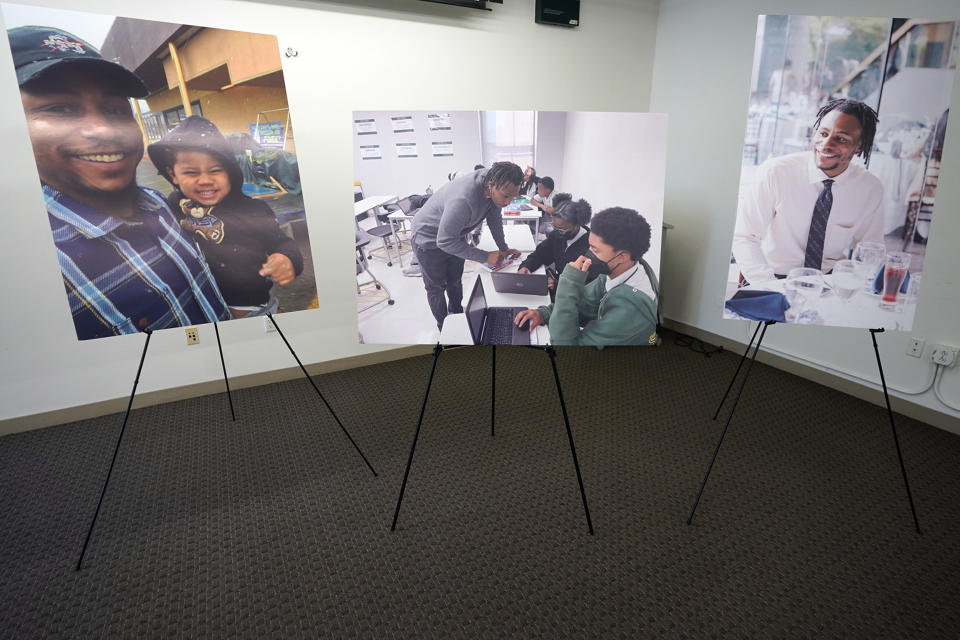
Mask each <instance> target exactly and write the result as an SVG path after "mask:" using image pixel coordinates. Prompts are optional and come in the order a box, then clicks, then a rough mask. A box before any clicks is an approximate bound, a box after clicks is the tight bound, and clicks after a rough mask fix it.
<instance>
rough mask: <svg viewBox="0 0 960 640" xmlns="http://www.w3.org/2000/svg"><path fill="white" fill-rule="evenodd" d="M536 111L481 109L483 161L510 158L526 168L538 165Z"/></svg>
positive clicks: (488, 161)
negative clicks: (535, 162)
mask: <svg viewBox="0 0 960 640" xmlns="http://www.w3.org/2000/svg"><path fill="white" fill-rule="evenodd" d="M536 122H537V114H536V112H535V111H481V112H480V138H481V141H482V144H483V164H484V165H486V166H488V167H489V166H490V165H491V164H493V163H494V162H502V161H508V162H513V163H515V164H518V165H520V168H521V169H523V168H526V166H527V165H530V166H536V165H535V164H534V152H533V151H534V143H535V140H536Z"/></svg>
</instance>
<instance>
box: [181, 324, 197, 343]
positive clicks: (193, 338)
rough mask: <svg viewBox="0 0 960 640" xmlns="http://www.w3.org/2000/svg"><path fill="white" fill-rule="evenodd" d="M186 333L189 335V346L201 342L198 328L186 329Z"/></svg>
mask: <svg viewBox="0 0 960 640" xmlns="http://www.w3.org/2000/svg"><path fill="white" fill-rule="evenodd" d="M184 331H185V332H186V334H187V344H197V343H199V342H200V332H199V331H197V328H196V327H186V328H184Z"/></svg>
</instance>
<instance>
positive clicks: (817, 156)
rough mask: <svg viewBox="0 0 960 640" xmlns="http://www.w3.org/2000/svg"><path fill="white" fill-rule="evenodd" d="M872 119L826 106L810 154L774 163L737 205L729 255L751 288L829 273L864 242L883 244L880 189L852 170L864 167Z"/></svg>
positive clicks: (847, 104)
mask: <svg viewBox="0 0 960 640" xmlns="http://www.w3.org/2000/svg"><path fill="white" fill-rule="evenodd" d="M877 121H878V118H877V112H876V111H874V110H873V109H872V108H871V107H870V106H868V105H866V104H864V103H863V102H860V101H859V100H852V99H847V98H843V99H838V100H831V101H830V102H828V103H827V104H825V105H824V106H823V107H822V108H821V109H820V111H819V112H817V118H816V121H815V122H814V125H813V140H812V145H811V149H810V150H809V151H801V152H798V153H792V154H789V155H785V156H780V157H776V158H771V159H769V160H767V161H766V162H764V163H763V164H762V165H761V166H760V167H759V168H758V171H757V175H756V180H755V182H754V183H753V185H752V186H750V187H745V193H743V194H742V196H741V198H740V204H739V210H738V212H737V223H736V229H735V231H734V239H733V255H734V258H735V259H736V262H737V265H738V266H739V267H740V273H741V274H742V275H743V277H744V278H745V279H746V280H747V281H749V282H750V283H753V284H756V283H758V282H762V281H764V280H773V279H775V278H782V277H784V276H786V275H787V273H788V272H789V271H790V270H791V269H793V268H796V267H812V268H814V269H820V270H821V271H822V272H823V273H829V272H830V271H831V269H833V265H834V263H836V262H837V261H838V260H843V259H844V258H846V257H848V255H849V252H850V251H852V250H853V248H854V247H856V245H857V243H859V242H862V241H870V242H883V187H882V185H881V183H880V180H879V179H877V177H876V176H874V175H873V174H871V173H869V172H867V171H866V170H865V169H864V168H863V167H861V166H859V165H856V164H851V161H852V160H853V159H854V158H855V157H857V156H861V157H863V159H864V162H866V161H867V160H869V158H870V151H871V149H872V148H873V138H874V135H875V134H876V131H877Z"/></svg>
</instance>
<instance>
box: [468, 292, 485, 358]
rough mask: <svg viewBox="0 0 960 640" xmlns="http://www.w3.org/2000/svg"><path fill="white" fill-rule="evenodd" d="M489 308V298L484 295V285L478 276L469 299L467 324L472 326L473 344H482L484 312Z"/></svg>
mask: <svg viewBox="0 0 960 640" xmlns="http://www.w3.org/2000/svg"><path fill="white" fill-rule="evenodd" d="M486 310H487V298H486V296H484V295H483V285H482V284H481V283H480V278H479V277H477V281H476V283H474V285H473V291H471V292H470V299H469V300H468V301H467V307H466V313H467V326H468V327H470V337H472V338H473V344H480V333H481V332H482V331H483V314H484V312H485V311H486Z"/></svg>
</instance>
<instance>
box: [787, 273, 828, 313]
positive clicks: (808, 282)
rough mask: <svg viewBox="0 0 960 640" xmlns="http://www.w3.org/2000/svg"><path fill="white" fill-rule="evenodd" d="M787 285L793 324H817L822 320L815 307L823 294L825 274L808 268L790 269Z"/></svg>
mask: <svg viewBox="0 0 960 640" xmlns="http://www.w3.org/2000/svg"><path fill="white" fill-rule="evenodd" d="M785 285H786V286H785V287H784V288H785V290H786V294H785V295H786V298H787V302H789V303H790V309H789V311H790V319H791V322H794V323H796V324H816V323H817V322H818V321H819V320H820V314H819V313H817V310H816V309H815V308H814V307H815V306H816V304H817V302H818V301H819V300H820V294H821V293H823V272H822V271H820V269H810V268H808V267H797V268H796V269H790V271H789V273H787V280H786V283H785Z"/></svg>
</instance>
